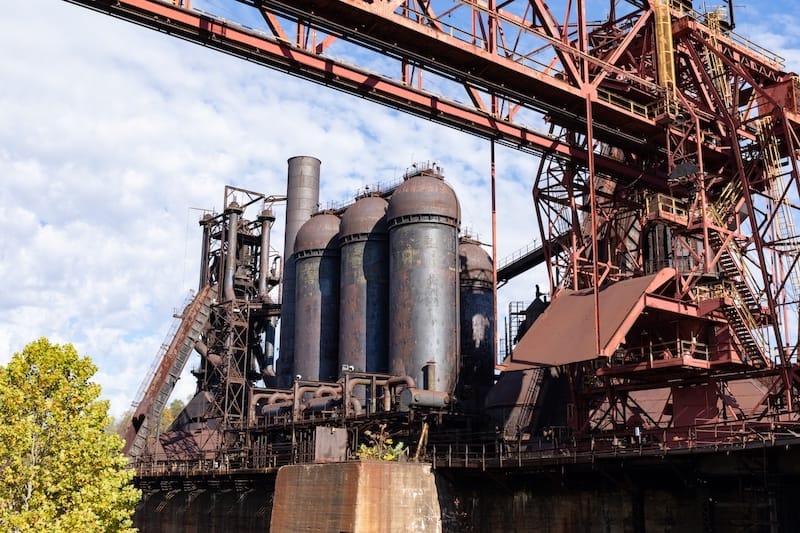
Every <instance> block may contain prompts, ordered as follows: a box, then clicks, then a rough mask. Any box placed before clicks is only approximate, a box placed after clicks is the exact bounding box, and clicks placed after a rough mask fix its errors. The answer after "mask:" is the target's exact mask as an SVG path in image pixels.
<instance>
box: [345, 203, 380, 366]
mask: <svg viewBox="0 0 800 533" xmlns="http://www.w3.org/2000/svg"><path fill="white" fill-rule="evenodd" d="M387 206H388V204H387V203H386V200H384V199H383V198H380V197H377V196H368V197H364V198H360V199H359V200H358V201H356V203H354V204H353V205H352V206H350V207H349V208H348V209H347V211H346V212H345V213H344V215H343V216H342V225H341V231H340V235H341V239H340V242H341V274H340V280H341V281H340V300H339V301H340V311H341V316H340V318H339V365H340V368H341V367H344V366H347V367H348V368H349V367H352V368H353V369H354V370H356V371H359V372H373V373H385V372H388V371H389V306H388V303H389V243H388V230H387V228H386V208H387Z"/></svg>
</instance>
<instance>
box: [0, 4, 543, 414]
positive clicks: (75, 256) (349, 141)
mask: <svg viewBox="0 0 800 533" xmlns="http://www.w3.org/2000/svg"><path fill="white" fill-rule="evenodd" d="M5 7H6V10H5V13H6V15H5V19H4V22H5V24H4V31H3V32H2V33H0V48H2V49H3V54H2V55H0V71H1V72H3V83H2V84H0V123H2V124H4V125H6V127H4V128H2V129H1V130H0V176H3V178H2V179H3V187H2V188H0V217H2V220H3V221H4V228H3V231H2V233H0V275H2V278H3V279H4V281H5V283H6V286H7V289H6V290H4V291H3V292H2V293H0V363H4V362H5V361H6V360H7V358H8V357H10V355H11V354H12V353H13V352H15V351H19V350H21V349H22V348H23V346H24V345H25V344H26V343H27V342H30V341H31V340H33V339H35V338H38V337H40V336H47V337H49V338H50V339H51V340H53V341H56V342H72V343H74V344H75V345H76V347H77V348H78V350H79V351H80V352H81V353H84V354H87V355H90V356H91V357H92V358H93V359H94V361H95V363H96V364H97V365H98V367H99V371H98V374H97V380H98V381H99V382H100V383H101V384H102V385H103V390H104V393H103V394H104V396H105V397H106V398H108V399H110V400H111V403H112V413H113V414H115V415H119V414H121V413H122V412H123V411H124V410H125V409H126V408H127V407H128V406H129V404H130V402H131V401H132V400H133V399H134V398H133V396H134V394H135V392H136V390H137V388H138V387H139V384H140V381H141V379H142V378H143V377H144V375H145V374H146V372H147V369H148V367H149V366H150V364H151V362H152V359H153V357H154V356H155V355H156V353H157V351H158V349H159V347H160V345H161V343H162V341H163V336H164V334H165V333H166V332H167V330H168V328H169V326H170V323H171V320H172V318H171V316H172V313H173V311H174V310H176V308H179V307H180V306H181V305H182V302H183V300H184V298H185V296H186V294H187V292H188V291H189V290H190V289H192V288H195V286H196V284H197V280H196V276H197V265H198V263H199V238H200V233H199V229H198V227H197V225H196V220H197V219H198V218H199V213H198V212H197V211H193V210H191V209H190V208H196V207H199V208H215V209H217V210H219V209H220V208H221V204H222V193H223V186H224V184H226V183H227V184H232V185H236V186H240V187H243V188H247V189H251V190H256V191H261V192H265V193H269V194H282V193H283V192H284V191H285V175H286V159H287V158H289V157H291V156H294V155H299V154H304V155H305V154H307V155H314V156H316V157H318V158H320V159H321V160H322V162H323V164H322V180H323V186H322V194H321V196H322V198H323V202H327V201H332V202H341V201H345V200H348V199H350V198H352V196H353V195H354V194H355V192H356V191H357V189H359V188H360V187H361V186H362V185H364V184H371V183H375V182H378V181H392V180H395V179H397V178H398V177H399V176H400V175H401V174H402V172H403V171H404V169H405V168H407V167H408V166H409V165H410V164H411V163H412V162H414V161H425V160H436V161H438V162H440V163H441V165H442V166H443V167H444V168H445V172H446V175H447V177H448V179H449V181H450V183H451V184H452V185H453V187H454V188H455V189H456V191H457V193H458V194H459V196H460V199H461V203H462V210H463V213H464V224H465V225H469V226H470V227H471V228H473V229H474V231H476V232H478V233H479V235H480V237H481V239H482V240H483V241H485V242H488V241H489V240H490V236H491V231H490V223H491V221H490V216H489V208H490V203H489V185H488V183H489V182H488V178H489V150H488V144H487V143H486V142H485V141H481V140H478V139H475V138H473V137H470V136H467V135H465V134H463V133H460V132H457V131H455V130H452V129H449V128H446V127H442V126H437V125H434V124H431V123H428V122H425V121H421V120H419V119H416V118H412V117H408V116H405V115H402V114H399V113H397V112H394V111H391V110H389V109H386V108H383V107H381V106H378V105H376V104H372V103H369V102H367V101H365V100H362V99H359V98H354V97H350V96H347V95H343V94H341V93H339V92H336V91H331V90H328V89H325V88H323V87H320V86H317V85H314V84H311V83H308V82H304V81H302V80H298V79H295V78H292V77H289V76H286V75H283V74H280V73H277V72H273V71H270V70H267V69H264V68H261V67H258V66H255V65H252V64H250V63H247V62H243V61H239V60H236V59H234V58H231V57H228V56H225V55H222V54H219V53H215V52H212V51H210V50H207V49H205V48H202V47H199V46H195V45H191V44H188V43H184V42H182V41H179V40H176V39H172V38H169V37H165V36H163V35H161V34H158V33H156V32H152V31H148V30H145V29H142V28H139V27H136V26H133V25H130V24H127V23H123V22H120V21H117V20H115V19H112V18H110V17H107V16H104V15H99V14H96V13H93V12H90V11H87V10H84V9H81V8H77V7H75V6H72V5H68V4H66V3H63V2H53V1H51V0H31V1H24V0H12V1H11V5H9V6H5ZM534 170H535V167H534V165H533V163H532V161H531V158H530V156H525V155H521V154H519V153H517V152H514V151H512V150H508V149H504V148H498V173H497V175H498V181H499V183H500V184H501V186H500V187H499V188H498V195H499V198H498V205H499V206H502V208H501V209H500V211H499V213H498V224H499V228H500V231H499V235H500V238H499V255H500V257H502V256H503V255H505V254H508V253H510V252H511V251H513V250H514V249H516V248H519V247H521V246H523V245H524V244H526V243H527V242H529V241H531V240H532V239H533V236H534V235H535V233H536V231H535V227H534V225H533V210H532V207H531V206H532V204H531V200H530V183H531V181H532V176H533V172H534ZM519 180H521V181H519ZM278 215H279V220H278V222H277V223H276V225H275V228H274V231H275V235H280V234H281V233H280V232H281V231H282V228H283V223H282V220H280V215H281V213H278ZM282 240H283V239H282V238H279V237H273V243H274V244H275V245H276V246H280V245H282ZM524 290H525V293H526V294H525V296H524V298H525V299H530V295H531V293H532V287H530V288H528V287H526V288H525V289H524ZM520 299H521V298H520ZM502 309H504V305H501V310H502ZM193 364H194V362H190V364H189V365H188V366H190V367H191V366H192V365H193ZM193 387H194V384H193V380H192V379H191V377H190V376H186V375H185V376H184V378H183V379H182V380H181V382H180V384H179V387H178V391H177V392H176V395H177V396H179V397H186V396H187V395H188V394H190V393H191V392H192V391H193Z"/></svg>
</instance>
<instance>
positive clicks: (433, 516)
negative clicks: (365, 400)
mask: <svg viewBox="0 0 800 533" xmlns="http://www.w3.org/2000/svg"><path fill="white" fill-rule="evenodd" d="M274 498H275V499H274V502H273V506H272V518H271V520H270V531H272V532H274V533H283V532H302V531H338V532H347V533H381V532H385V533H401V532H408V533H411V532H420V533H422V532H424V533H438V532H441V531H442V522H441V516H440V511H439V500H438V493H437V490H436V480H435V478H434V475H433V473H432V472H431V467H430V465H426V464H418V463H395V462H387V461H359V462H349V463H333V464H316V465H295V466H284V467H283V468H281V469H280V470H279V471H278V477H277V479H276V481H275V497H274Z"/></svg>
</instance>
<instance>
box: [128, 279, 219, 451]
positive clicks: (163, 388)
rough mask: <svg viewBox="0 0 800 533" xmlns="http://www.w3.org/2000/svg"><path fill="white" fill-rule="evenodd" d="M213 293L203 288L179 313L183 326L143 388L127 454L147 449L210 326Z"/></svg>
mask: <svg viewBox="0 0 800 533" xmlns="http://www.w3.org/2000/svg"><path fill="white" fill-rule="evenodd" d="M213 300H214V293H213V292H212V291H211V290H210V287H209V286H206V287H204V288H203V289H202V290H201V291H200V292H199V293H197V295H196V296H195V297H194V300H192V302H191V303H190V304H189V305H187V306H186V308H185V309H184V311H183V313H182V314H181V315H180V319H181V320H180V325H179V327H178V328H177V330H176V331H175V335H174V336H173V337H172V341H171V342H170V344H169V347H168V348H167V350H166V352H165V353H164V354H163V356H161V357H160V358H159V359H160V364H159V366H158V368H157V369H156V370H155V372H153V373H152V376H151V377H149V379H147V381H146V382H145V383H146V385H145V384H143V387H142V389H141V390H143V391H144V394H143V395H142V396H141V400H140V401H138V402H137V405H136V410H135V412H134V415H133V423H132V424H131V426H130V427H129V428H128V431H127V432H126V435H125V453H127V454H128V455H129V456H130V457H138V456H139V455H141V454H142V452H143V451H144V450H145V448H146V445H147V441H148V438H149V437H150V436H151V433H152V432H153V430H155V429H156V427H157V425H158V421H159V419H160V418H161V413H162V411H163V410H164V406H165V405H166V403H167V400H169V397H170V395H171V394H172V391H173V389H174V388H175V384H176V383H177V382H178V378H180V375H181V372H183V368H184V367H185V366H186V361H187V360H188V359H189V355H191V353H192V350H193V349H194V345H195V342H197V340H198V339H199V338H200V335H201V334H202V333H203V331H204V330H205V328H206V326H207V325H208V321H209V317H210V316H211V305H212V304H213Z"/></svg>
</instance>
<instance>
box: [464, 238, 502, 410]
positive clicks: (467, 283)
mask: <svg viewBox="0 0 800 533" xmlns="http://www.w3.org/2000/svg"><path fill="white" fill-rule="evenodd" d="M458 261H459V266H460V271H459V277H460V280H461V283H460V285H461V301H460V305H461V372H460V374H459V380H458V381H459V382H458V387H457V396H458V399H459V401H460V402H461V403H462V404H464V405H466V406H467V407H468V408H471V409H478V408H480V407H481V406H482V405H483V400H484V398H485V397H486V394H487V393H488V391H489V389H490V388H491V386H492V384H493V381H494V364H495V360H494V291H493V287H494V282H493V275H492V271H493V269H492V258H491V257H489V254H487V253H486V250H484V249H483V248H482V247H481V245H480V243H479V242H478V241H476V240H473V239H469V238H463V237H462V238H461V240H460V244H459V246H458Z"/></svg>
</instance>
